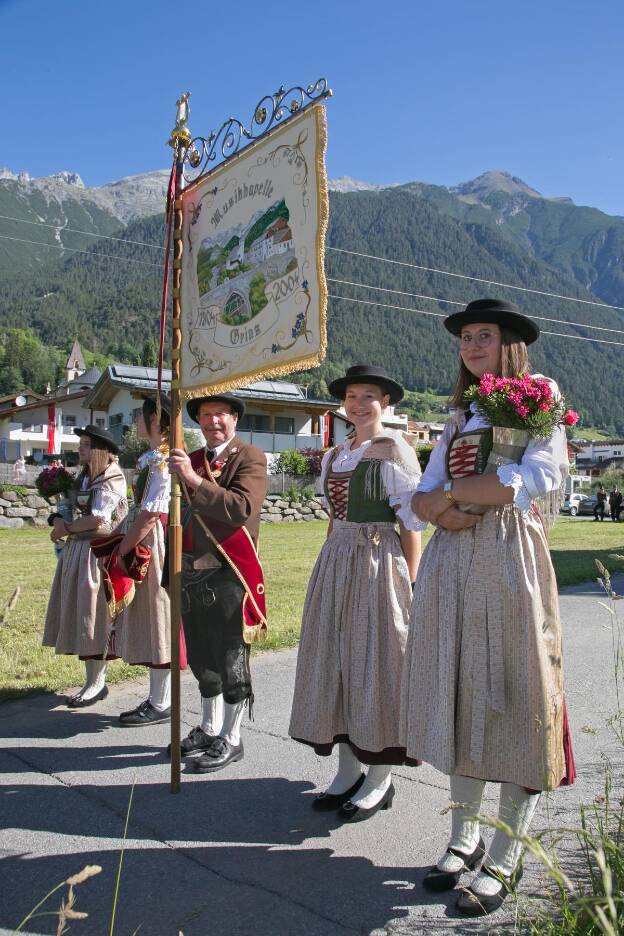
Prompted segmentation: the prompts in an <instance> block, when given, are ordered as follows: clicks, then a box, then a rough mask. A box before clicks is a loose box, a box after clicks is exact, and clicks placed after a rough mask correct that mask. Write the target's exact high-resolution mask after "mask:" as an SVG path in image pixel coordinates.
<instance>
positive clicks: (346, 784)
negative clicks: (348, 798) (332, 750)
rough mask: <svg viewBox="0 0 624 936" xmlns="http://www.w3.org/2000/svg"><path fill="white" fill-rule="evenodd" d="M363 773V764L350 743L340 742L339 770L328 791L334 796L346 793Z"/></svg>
mask: <svg viewBox="0 0 624 936" xmlns="http://www.w3.org/2000/svg"><path fill="white" fill-rule="evenodd" d="M361 773H362V765H361V764H360V762H359V760H358V759H357V757H356V756H355V754H354V753H353V751H352V750H351V748H350V747H349V745H348V744H343V743H340V744H339V745H338V772H337V774H336V776H335V777H334V779H333V780H332V782H331V783H330V785H329V786H328V787H327V790H326V792H327V793H331V794H332V796H340V794H341V793H346V792H347V790H348V789H349V788H350V787H352V786H353V784H354V783H355V781H356V780H359V778H360V775H361Z"/></svg>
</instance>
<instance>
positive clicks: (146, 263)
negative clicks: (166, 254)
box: [0, 234, 162, 270]
mask: <svg viewBox="0 0 624 936" xmlns="http://www.w3.org/2000/svg"><path fill="white" fill-rule="evenodd" d="M0 237H1V238H2V239H3V240H10V241H18V242H19V243H20V244H34V245H35V246H36V247H52V248H53V249H54V250H70V251H71V252H72V253H83V254H88V255H89V256H90V257H102V258H105V259H108V260H119V261H120V262H121V263H142V264H143V265H144V266H153V267H158V269H159V270H162V263H150V261H149V260H134V259H132V258H130V257H116V256H115V255H114V254H101V253H94V252H93V251H92V250H79V248H78V247H63V245H62V244H42V243H41V241H31V240H25V239H24V238H23V237H9V235H8V234H0Z"/></svg>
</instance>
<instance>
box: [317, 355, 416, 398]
mask: <svg viewBox="0 0 624 936" xmlns="http://www.w3.org/2000/svg"><path fill="white" fill-rule="evenodd" d="M360 383H368V384H375V386H377V387H381V389H382V390H383V392H384V393H387V394H388V395H389V396H390V402H391V403H398V402H399V400H402V399H403V395H404V390H403V387H402V386H401V384H400V383H397V382H396V380H393V379H392V377H390V376H389V375H388V374H387V373H386V371H385V370H384V369H383V367H375V366H374V365H371V364H354V365H353V367H348V368H347V373H346V374H345V375H344V377H338V378H337V379H336V380H332V382H331V383H330V385H329V387H328V389H329V392H330V393H331V395H332V396H335V397H338V399H339V400H344V398H345V396H346V394H347V387H348V386H349V385H350V384H360Z"/></svg>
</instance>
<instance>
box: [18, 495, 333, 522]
mask: <svg viewBox="0 0 624 936" xmlns="http://www.w3.org/2000/svg"><path fill="white" fill-rule="evenodd" d="M55 510H56V498H49V499H48V498H45V497H40V496H39V494H37V490H36V488H28V493H27V494H18V493H17V492H16V491H4V492H3V491H1V490H0V529H3V528H7V527H12V528H14V529H20V528H21V527H24V526H35V527H47V525H48V517H49V515H50V514H51V513H54V511H55ZM260 519H261V520H264V521H265V522H266V523H295V522H296V521H306V520H327V519H328V514H327V511H326V510H325V509H324V507H323V503H322V501H321V500H320V498H319V497H313V498H307V499H301V500H298V501H297V500H292V499H291V498H289V497H288V496H286V495H284V494H269V495H267V498H266V500H265V501H264V503H263V505H262V513H261V515H260Z"/></svg>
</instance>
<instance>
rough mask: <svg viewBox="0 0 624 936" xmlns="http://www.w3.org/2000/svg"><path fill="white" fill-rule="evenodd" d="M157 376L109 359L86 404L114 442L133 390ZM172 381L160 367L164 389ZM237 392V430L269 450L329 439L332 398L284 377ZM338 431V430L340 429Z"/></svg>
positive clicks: (129, 411)
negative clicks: (101, 416) (241, 405)
mask: <svg viewBox="0 0 624 936" xmlns="http://www.w3.org/2000/svg"><path fill="white" fill-rule="evenodd" d="M157 378H158V373H157V370H156V368H154V367H135V366H131V365H128V364H110V365H109V366H108V367H107V368H106V370H105V371H104V372H103V374H102V375H101V377H100V379H99V380H98V382H97V384H96V385H95V386H94V387H93V389H92V391H91V392H90V394H89V397H88V403H89V405H90V406H92V407H93V408H94V410H95V411H98V412H99V411H100V410H103V411H105V412H106V413H107V416H108V428H109V429H110V431H111V432H112V434H113V437H114V438H115V440H116V442H118V443H121V442H122V440H123V436H124V434H125V433H126V432H127V431H128V429H129V428H130V427H131V426H132V425H133V423H134V421H135V418H136V414H137V412H138V411H139V410H140V408H141V402H140V400H139V399H138V398H137V393H140V391H141V390H152V391H154V390H155V389H156V385H157ZM170 381H171V371H170V370H165V371H163V390H165V391H167V392H168V391H169V387H170ZM236 396H238V397H240V398H241V400H244V402H245V415H244V416H243V418H242V419H241V420H239V423H238V429H237V432H238V435H239V436H240V438H241V439H243V440H244V441H245V442H250V443H252V444H253V445H256V446H257V447H258V448H260V449H262V451H263V452H266V453H267V455H271V454H277V453H279V452H282V451H284V450H285V449H304V448H316V449H321V448H324V447H325V446H326V445H329V444H330V443H331V442H332V439H333V436H332V428H333V427H332V423H333V420H332V419H331V414H332V413H334V412H335V411H336V410H337V409H338V407H339V404H338V403H337V402H336V401H335V400H334V401H331V400H314V399H312V398H310V397H308V396H307V390H306V388H305V387H301V386H299V385H298V384H294V383H288V382H286V381H284V380H262V381H258V382H256V383H253V384H250V385H249V386H248V387H244V388H241V389H240V390H237V391H236ZM182 413H183V424H184V428H185V429H193V430H196V431H197V432H198V429H197V423H194V422H193V421H192V420H190V419H189V417H188V415H187V413H186V407H184V408H183V410H182ZM326 416H327V417H328V419H327V423H326V422H325V417H326ZM336 431H337V432H340V433H341V432H342V430H341V429H340V430H338V429H337V430H336ZM337 441H338V439H337ZM200 444H201V437H200V436H199V435H198V445H200Z"/></svg>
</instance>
